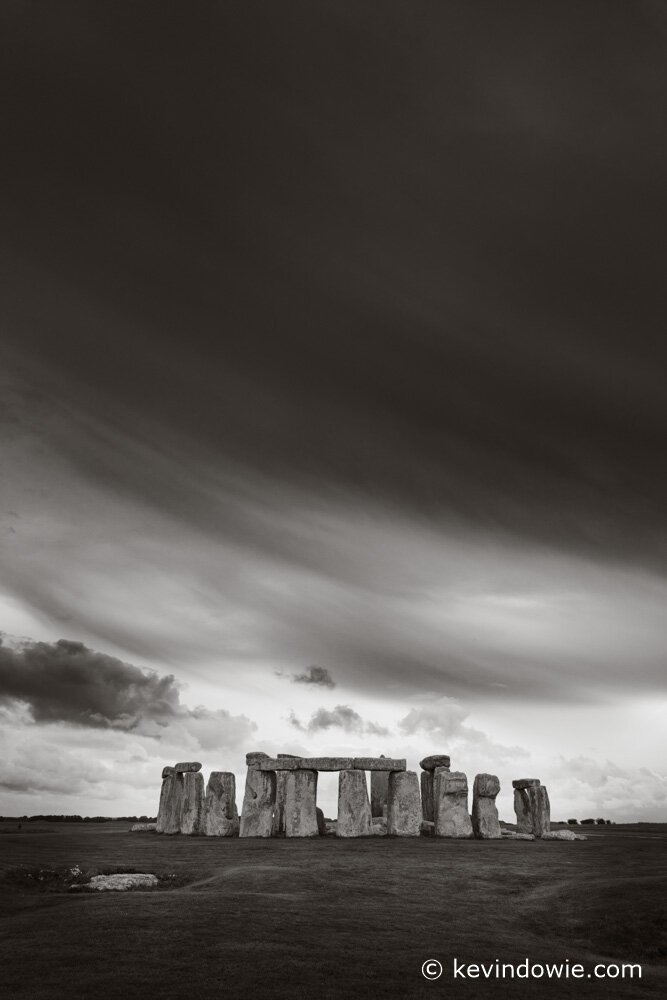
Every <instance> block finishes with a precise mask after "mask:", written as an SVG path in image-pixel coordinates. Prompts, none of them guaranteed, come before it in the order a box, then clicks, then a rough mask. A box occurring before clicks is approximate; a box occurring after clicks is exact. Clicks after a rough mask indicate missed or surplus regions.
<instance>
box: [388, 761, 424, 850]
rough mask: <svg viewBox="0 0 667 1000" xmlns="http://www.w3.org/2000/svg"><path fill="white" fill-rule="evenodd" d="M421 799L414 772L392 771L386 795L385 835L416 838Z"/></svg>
mask: <svg viewBox="0 0 667 1000" xmlns="http://www.w3.org/2000/svg"><path fill="white" fill-rule="evenodd" d="M421 819H422V811H421V799H420V796H419V782H418V780H417V772H416V771H392V772H391V773H390V775H389V785H388V795H387V835H388V836H390V837H418V836H419V832H420V828H421Z"/></svg>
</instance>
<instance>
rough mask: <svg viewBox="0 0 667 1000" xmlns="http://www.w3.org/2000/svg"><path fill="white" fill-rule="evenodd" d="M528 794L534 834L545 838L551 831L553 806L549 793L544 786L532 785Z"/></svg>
mask: <svg viewBox="0 0 667 1000" xmlns="http://www.w3.org/2000/svg"><path fill="white" fill-rule="evenodd" d="M526 791H527V792H528V802H529V805H530V816H531V822H532V827H533V829H532V831H531V832H532V833H534V834H535V836H536V837H543V836H544V834H545V833H549V831H550V830H551V805H550V803H549V793H548V792H547V790H546V788H545V786H544V785H531V787H530V788H528V789H526Z"/></svg>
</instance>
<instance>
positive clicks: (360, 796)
mask: <svg viewBox="0 0 667 1000" xmlns="http://www.w3.org/2000/svg"><path fill="white" fill-rule="evenodd" d="M371 819H372V817H371V804H370V802H369V801H368V787H367V785H366V772H365V771H359V770H353V771H341V772H340V773H339V775H338V826H337V828H336V832H337V834H338V836H339V837H370V835H371Z"/></svg>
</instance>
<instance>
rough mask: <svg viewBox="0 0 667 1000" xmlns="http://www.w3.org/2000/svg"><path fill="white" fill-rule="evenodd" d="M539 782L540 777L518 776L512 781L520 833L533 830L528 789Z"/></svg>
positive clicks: (517, 826) (517, 825) (517, 824)
mask: <svg viewBox="0 0 667 1000" xmlns="http://www.w3.org/2000/svg"><path fill="white" fill-rule="evenodd" d="M539 783H540V779H539V778H516V779H515V780H514V781H513V782H512V788H513V789H514V812H515V814H516V828H517V831H518V832H519V833H532V832H533V817H532V813H531V807H530V798H529V796H528V789H529V788H533V787H537V786H538V785H539Z"/></svg>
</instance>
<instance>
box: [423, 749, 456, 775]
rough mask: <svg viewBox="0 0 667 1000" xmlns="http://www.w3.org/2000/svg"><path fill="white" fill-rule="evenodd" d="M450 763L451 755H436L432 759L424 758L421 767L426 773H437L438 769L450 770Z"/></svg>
mask: <svg viewBox="0 0 667 1000" xmlns="http://www.w3.org/2000/svg"><path fill="white" fill-rule="evenodd" d="M450 763H451V761H450V758H449V754H446V753H434V754H431V756H430V757H424V759H423V760H420V761H419V766H420V767H421V768H422V770H424V771H435V769H436V767H446V768H447V770H449V766H450Z"/></svg>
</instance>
